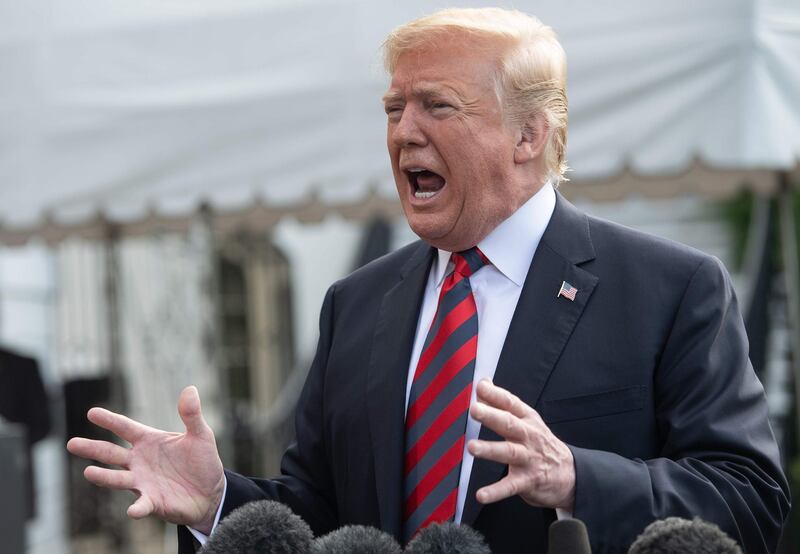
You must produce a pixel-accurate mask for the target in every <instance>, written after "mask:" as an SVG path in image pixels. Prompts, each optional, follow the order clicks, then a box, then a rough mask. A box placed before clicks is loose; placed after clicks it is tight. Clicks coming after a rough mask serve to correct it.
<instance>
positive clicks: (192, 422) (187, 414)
mask: <svg viewBox="0 0 800 554" xmlns="http://www.w3.org/2000/svg"><path fill="white" fill-rule="evenodd" d="M178 414H179V415H180V416H181V420H182V421H183V424H184V425H185V426H186V432H187V433H189V434H190V435H196V436H199V435H204V434H206V433H207V432H208V431H210V430H211V429H210V427H209V426H208V424H207V423H206V420H205V419H203V412H202V411H201V409H200V394H199V393H198V392H197V387H195V386H194V385H192V386H189V387H186V388H185V389H183V391H181V397H180V398H179V399H178Z"/></svg>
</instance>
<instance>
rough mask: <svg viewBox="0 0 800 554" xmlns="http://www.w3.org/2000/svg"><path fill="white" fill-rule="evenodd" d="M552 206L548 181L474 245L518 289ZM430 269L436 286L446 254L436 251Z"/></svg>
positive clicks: (552, 193)
mask: <svg viewBox="0 0 800 554" xmlns="http://www.w3.org/2000/svg"><path fill="white" fill-rule="evenodd" d="M555 206H556V192H555V190H554V189H553V185H552V184H551V183H550V182H549V181H548V182H546V183H545V184H544V186H542V188H541V189H539V191H538V192H537V193H536V194H534V195H533V196H531V197H530V198H529V199H528V201H527V202H525V203H524V204H523V205H522V206H520V207H519V209H518V210H517V211H516V212H514V213H513V214H511V216H509V217H508V219H506V220H505V221H503V222H502V223H500V225H498V226H497V227H495V228H494V230H492V232H491V233H489V234H488V235H487V236H486V238H484V239H483V240H482V241H481V242H479V243H478V248H480V249H481V252H483V253H484V254H485V255H486V257H487V258H489V260H490V261H491V262H492V265H493V266H494V267H495V268H497V270H498V271H500V273H502V274H503V275H505V276H506V277H507V278H508V279H509V280H510V281H512V282H513V283H514V284H515V285H517V286H518V287H522V285H523V284H524V283H525V277H526V276H527V275H528V269H529V268H530V266H531V262H532V261H533V255H534V254H535V253H536V248H537V247H538V246H539V241H540V240H541V239H542V235H543V234H544V230H545V229H546V228H547V224H548V223H550V217H551V216H552V215H553V210H554V209H555ZM438 254H439V255H438V257H437V259H436V262H437V263H436V267H435V269H434V271H435V275H436V286H437V287H439V286H440V285H441V284H442V281H443V280H444V277H445V274H446V270H447V265H448V263H449V262H450V254H451V253H450V252H448V251H447V250H439V251H438Z"/></svg>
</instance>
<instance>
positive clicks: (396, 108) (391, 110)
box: [384, 104, 403, 119]
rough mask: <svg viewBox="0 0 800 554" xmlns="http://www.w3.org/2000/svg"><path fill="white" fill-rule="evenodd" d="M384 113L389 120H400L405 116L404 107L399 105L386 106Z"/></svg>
mask: <svg viewBox="0 0 800 554" xmlns="http://www.w3.org/2000/svg"><path fill="white" fill-rule="evenodd" d="M384 111H385V112H386V115H387V116H389V119H398V118H399V117H400V116H401V115H402V114H403V106H401V105H399V104H388V105H386V106H384Z"/></svg>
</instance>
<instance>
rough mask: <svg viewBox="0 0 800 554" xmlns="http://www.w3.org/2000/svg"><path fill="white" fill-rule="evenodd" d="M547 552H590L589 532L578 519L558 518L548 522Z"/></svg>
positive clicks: (589, 553) (578, 553) (563, 553)
mask: <svg viewBox="0 0 800 554" xmlns="http://www.w3.org/2000/svg"><path fill="white" fill-rule="evenodd" d="M547 553H548V554H592V547H591V546H589V533H587V532H586V525H584V524H583V522H582V521H581V520H579V519H559V520H558V521H554V522H553V523H551V524H550V530H549V536H548V541H547Z"/></svg>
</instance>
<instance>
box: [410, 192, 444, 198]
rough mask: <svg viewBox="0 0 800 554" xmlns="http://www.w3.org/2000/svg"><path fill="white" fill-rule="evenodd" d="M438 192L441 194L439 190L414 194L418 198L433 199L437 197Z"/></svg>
mask: <svg viewBox="0 0 800 554" xmlns="http://www.w3.org/2000/svg"><path fill="white" fill-rule="evenodd" d="M438 192H439V191H438V190H437V191H433V192H424V191H421V190H418V191H416V192H415V193H414V196H415V197H417V198H431V197H433V196H435V195H436V193H438Z"/></svg>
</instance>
